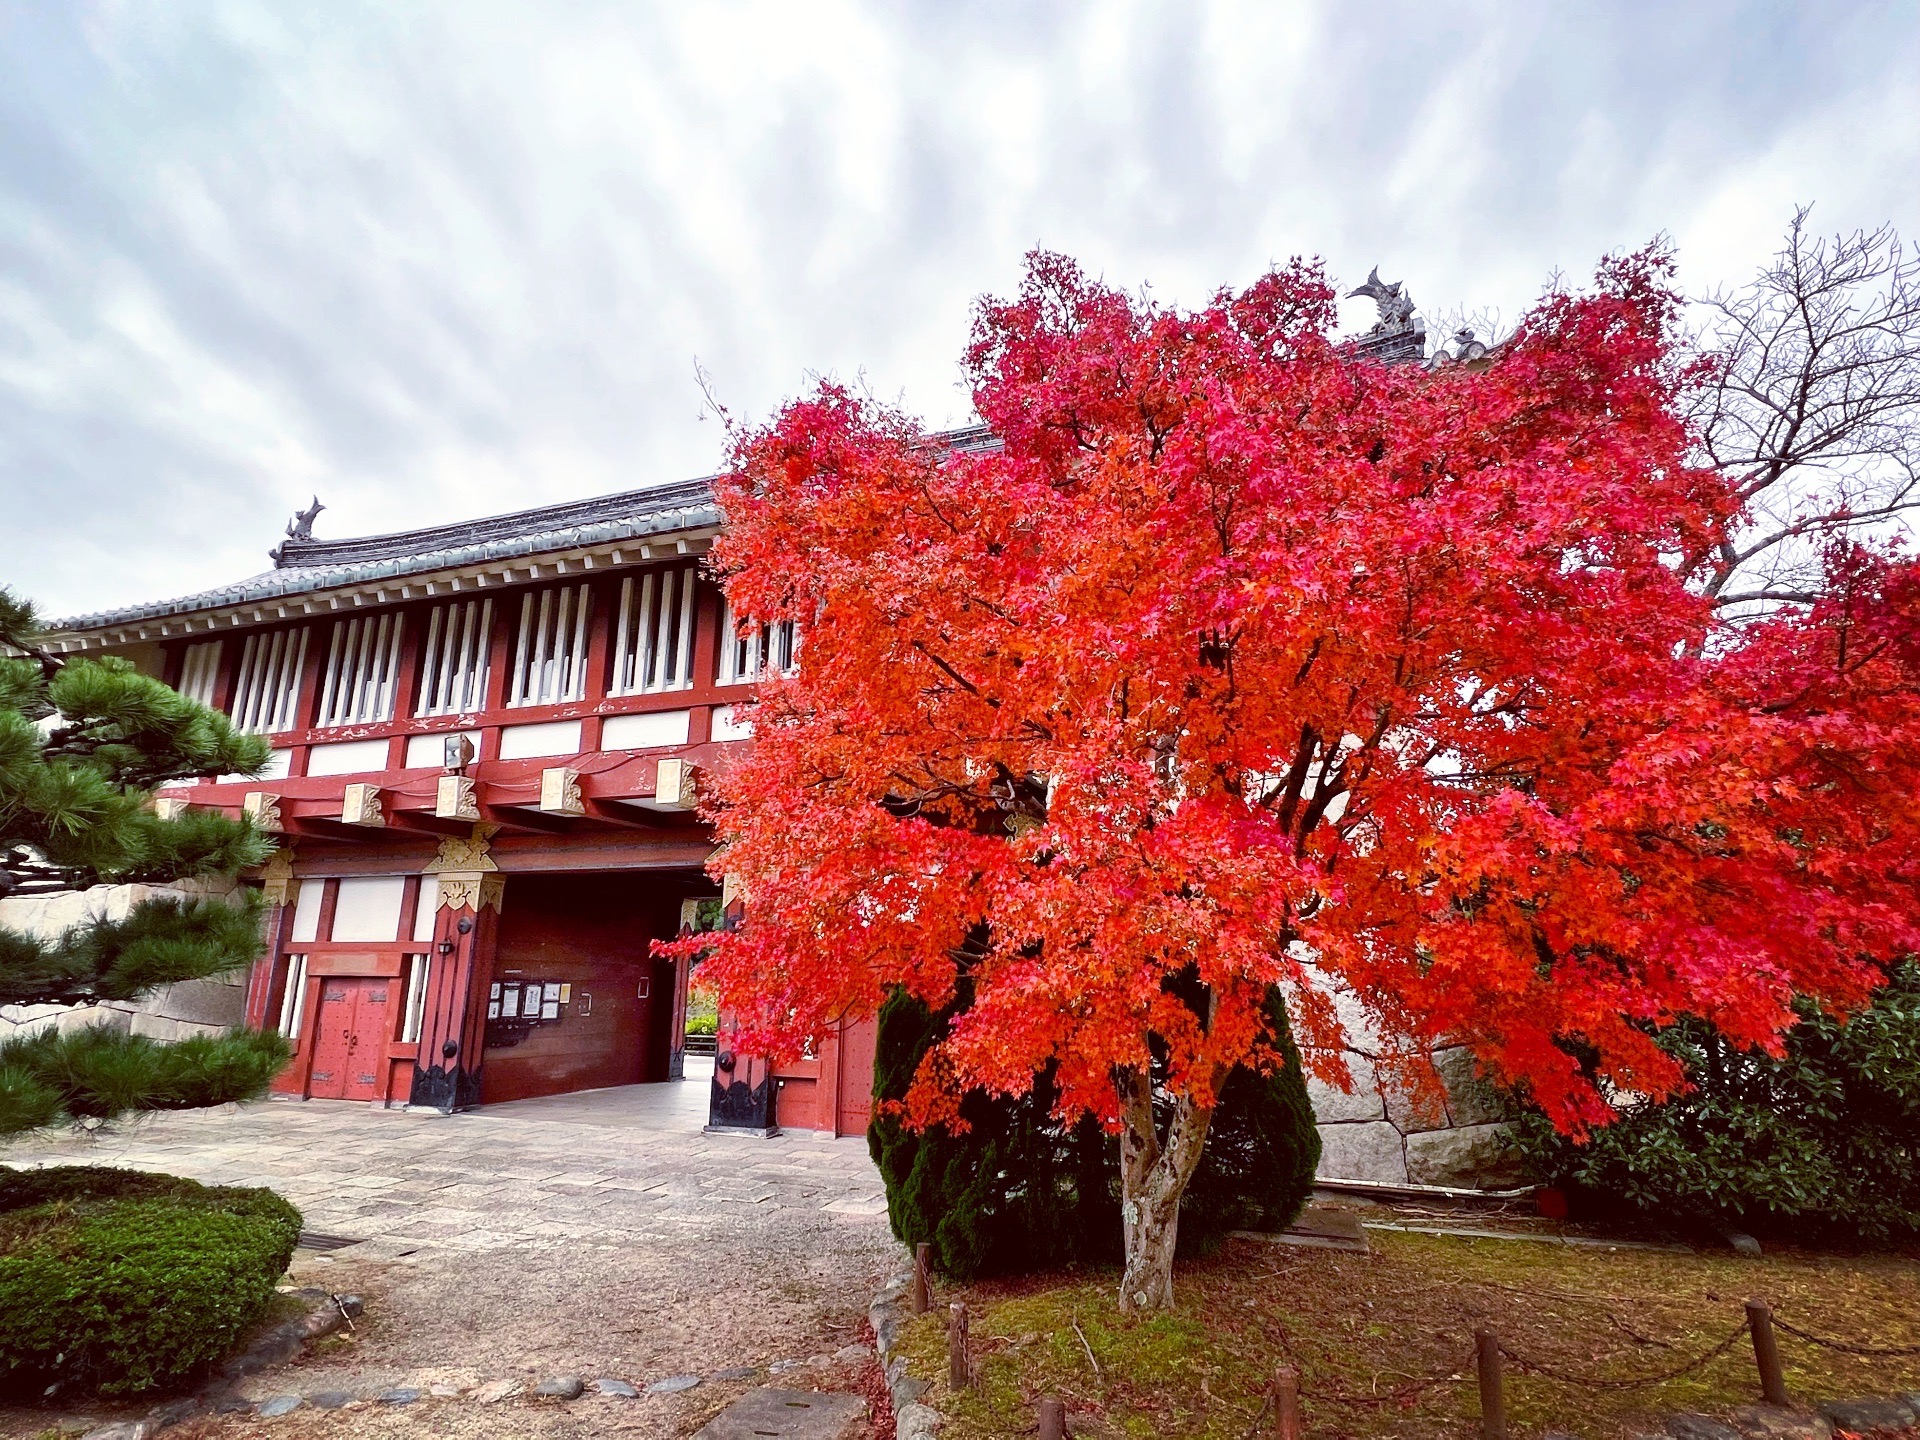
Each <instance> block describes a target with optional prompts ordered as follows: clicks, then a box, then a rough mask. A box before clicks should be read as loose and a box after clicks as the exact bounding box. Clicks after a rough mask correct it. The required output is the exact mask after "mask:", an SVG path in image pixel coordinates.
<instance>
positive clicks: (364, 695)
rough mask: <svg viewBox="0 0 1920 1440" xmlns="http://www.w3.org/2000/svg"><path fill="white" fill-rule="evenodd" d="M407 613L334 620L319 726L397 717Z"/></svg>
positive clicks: (324, 676)
mask: <svg viewBox="0 0 1920 1440" xmlns="http://www.w3.org/2000/svg"><path fill="white" fill-rule="evenodd" d="M402 618H403V617H402V616H400V615H399V614H397V613H395V612H392V611H389V612H388V613H387V614H385V615H379V616H374V615H355V616H353V617H352V618H350V619H346V620H336V621H334V622H333V639H332V640H331V641H330V642H329V643H328V645H327V668H326V670H325V671H324V672H323V673H322V675H321V679H320V714H319V716H318V717H317V718H316V719H315V720H314V722H313V723H314V726H315V728H317V729H321V730H326V729H331V728H333V727H335V726H340V725H371V724H374V723H376V722H378V721H381V720H391V719H392V718H393V698H394V686H395V682H396V681H397V680H398V679H399V674H400V622H401V619H402Z"/></svg>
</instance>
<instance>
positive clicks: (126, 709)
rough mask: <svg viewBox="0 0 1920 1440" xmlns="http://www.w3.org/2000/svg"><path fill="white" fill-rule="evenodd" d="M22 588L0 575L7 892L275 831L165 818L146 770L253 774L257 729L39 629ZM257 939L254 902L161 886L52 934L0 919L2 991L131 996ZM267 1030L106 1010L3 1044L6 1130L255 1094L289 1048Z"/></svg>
mask: <svg viewBox="0 0 1920 1440" xmlns="http://www.w3.org/2000/svg"><path fill="white" fill-rule="evenodd" d="M36 628H37V627H36V624H35V620H34V614H33V608H32V606H31V605H29V604H27V603H25V602H23V601H21V600H18V599H16V598H15V597H14V596H13V595H12V594H11V593H10V592H9V591H7V590H6V589H4V588H0V898H4V897H5V896H7V895H9V894H32V893H36V892H49V891H56V890H84V889H88V888H91V887H93V886H97V885H113V884H125V883H132V882H140V883H147V884H166V883H169V882H172V881H176V880H185V879H194V878H204V877H211V876H223V875H224V876H231V875H233V874H235V873H236V872H238V871H239V870H241V869H243V868H246V867H248V866H252V865H257V864H259V863H260V862H261V861H263V860H264V859H265V858H266V857H267V855H268V854H269V853H270V851H271V848H272V847H271V844H270V843H269V842H268V841H267V840H266V839H265V838H264V837H262V836H261V835H259V834H257V833H256V832H255V831H254V830H253V828H252V827H251V826H250V825H248V824H246V823H245V822H242V821H234V820H229V819H227V818H225V817H224V816H220V815H214V814H210V813H206V812H195V811H188V812H186V813H185V814H184V815H182V816H180V817H177V818H162V817H161V816H160V815H159V814H157V813H156V812H155V809H154V807H153V804H152V796H151V790H152V787H153V786H155V785H158V784H160V783H162V782H164V781H167V780H180V779H188V778H192V777H195V776H202V775H220V774H234V773H239V774H252V773H255V772H257V771H258V770H259V769H260V768H261V767H262V766H263V765H264V764H265V763H266V760H267V747H266V743H265V741H263V740H261V739H260V738H259V737H257V736H251V735H241V734H239V733H237V732H236V731H235V730H234V729H233V727H232V725H231V724H230V723H229V722H228V720H227V718H226V717H225V716H223V715H219V714H217V713H215V712H214V711H212V710H209V709H207V708H206V707H205V706H203V705H200V704H197V703H196V702H194V701H192V700H189V699H187V698H186V697H185V696H183V695H180V694H178V693H176V692H175V691H173V690H171V689H169V688H168V687H167V686H165V685H163V684H161V683H160V682H159V681H158V680H155V679H153V678H151V677H150V676H146V675H141V674H139V673H137V672H136V671H135V670H134V669H133V667H132V666H131V665H130V664H128V663H127V662H126V661H124V660H118V659H112V658H107V659H100V660H81V659H75V660H64V659H62V658H60V657H58V656H55V655H53V654H51V653H49V652H48V651H47V650H45V649H44V648H42V647H41V646H39V645H37V644H36V643H35V640H34V637H35V633H36ZM259 951H260V916H259V908H258V906H257V905H256V904H254V903H251V902H248V903H242V904H239V905H229V904H226V903H223V902H221V901H218V900H207V899H188V898H184V897H175V896H159V897H153V898H149V899H146V900H143V901H141V902H139V903H137V904H135V905H134V906H132V907H131V908H130V909H129V911H128V912H127V914H126V915H125V917H124V918H122V919H118V920H108V919H98V920H93V921H89V922H86V923H83V924H81V925H78V926H76V927H74V928H73V929H71V930H69V931H67V932H66V933H65V934H63V935H60V936H58V937H53V938H43V937H36V936H32V935H26V934H22V933H20V932H17V931H13V930H8V929H4V928H0V1005H49V1004H52V1005H87V1004H93V1003H97V1002H100V1001H113V1000H119V1001H128V1000H136V999H138V998H140V997H141V996H142V995H145V994H148V993H149V992H151V991H153V990H155V989H157V988H159V987H160V986H163V985H169V984H174V983H177V982H179V981H184V980H203V979H208V978H211V977H214V976H218V975H224V974H230V973H232V972H233V971H235V970H238V969H240V968H242V967H244V966H246V965H248V964H249V963H251V962H252V960H253V959H254V957H255V956H256V955H258V954H259ZM287 1054H288V1052H287V1046H286V1043H285V1042H284V1041H283V1040H282V1039H281V1038H280V1037H279V1036H277V1035H269V1034H262V1033H258V1032H250V1031H237V1032H235V1033H232V1034H229V1035H223V1036H218V1037H196V1038H193V1039H189V1040H185V1041H182V1042H180V1043H177V1044H171V1045H169V1044H162V1043H160V1042H158V1041H155V1040H153V1039H151V1038H148V1037H146V1036H139V1035H130V1034H127V1033H124V1032H122V1031H120V1030H117V1029H114V1028H111V1027H107V1026H93V1027H90V1028H86V1029H80V1030H75V1031H70V1032H68V1033H64V1034H62V1033H58V1032H56V1031H52V1030H45V1031H41V1032H40V1033H38V1034H35V1035H32V1036H30V1037H28V1038H25V1039H19V1040H12V1041H8V1042H6V1043H5V1044H0V1136H6V1135H11V1134H15V1133H18V1132H20V1131H24V1130H31V1129H35V1128H38V1127H40V1126H44V1125H51V1124H54V1123H56V1122H58V1121H60V1120H62V1119H69V1118H70V1119H101V1120H104V1119H111V1118H112V1117H114V1116H116V1115H121V1114H125V1113H127V1112H130V1111H137V1110H182V1109H195V1108H199V1107H202V1106H207V1105H219V1104H224V1103H226V1102H227V1101H230V1100H244V1099H250V1098H252V1097H255V1096H257V1095H259V1094H260V1093H261V1092H262V1091H263V1090H264V1089H265V1088H266V1086H267V1083H268V1081H270V1080H271V1079H272V1078H273V1076H274V1074H275V1073H276V1072H277V1071H278V1070H279V1069H280V1067H281V1066H283V1065H284V1064H285V1063H286V1061H287Z"/></svg>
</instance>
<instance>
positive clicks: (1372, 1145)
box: [1317, 1120, 1407, 1185]
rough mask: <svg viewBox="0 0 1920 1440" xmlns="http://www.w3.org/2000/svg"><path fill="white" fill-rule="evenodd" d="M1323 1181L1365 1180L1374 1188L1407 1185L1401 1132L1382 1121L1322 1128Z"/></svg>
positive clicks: (1321, 1161) (1321, 1157) (1320, 1171)
mask: <svg viewBox="0 0 1920 1440" xmlns="http://www.w3.org/2000/svg"><path fill="white" fill-rule="evenodd" d="M1319 1130H1320V1169H1319V1171H1318V1172H1317V1173H1318V1174H1319V1176H1320V1178H1321V1179H1322V1180H1365V1181H1368V1182H1370V1183H1373V1184H1376V1185H1404V1184H1406V1183H1407V1158H1406V1152H1405V1149H1404V1148H1403V1147H1404V1143H1405V1142H1404V1141H1403V1140H1402V1138H1401V1135H1400V1132H1399V1131H1398V1130H1396V1129H1394V1128H1393V1126H1392V1125H1390V1124H1388V1123H1387V1122H1386V1121H1385V1120H1374V1121H1361V1122H1359V1123H1357V1124H1346V1125H1322V1126H1320V1127H1319Z"/></svg>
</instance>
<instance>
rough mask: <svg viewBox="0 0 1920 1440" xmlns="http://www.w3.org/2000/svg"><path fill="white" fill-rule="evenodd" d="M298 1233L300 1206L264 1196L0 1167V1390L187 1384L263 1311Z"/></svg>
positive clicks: (126, 1176) (83, 1170) (107, 1173)
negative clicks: (295, 1207)
mask: <svg viewBox="0 0 1920 1440" xmlns="http://www.w3.org/2000/svg"><path fill="white" fill-rule="evenodd" d="M299 1235H300V1212H299V1211H297V1210H295V1209H294V1208H293V1206H291V1205H289V1204H288V1203H287V1202H286V1201H285V1200H283V1199H281V1198H280V1196H278V1195H276V1194H274V1193H273V1192H272V1191H271V1190H256V1189H240V1188H225V1187H222V1188H210V1187H208V1186H204V1185H198V1184H195V1183H194V1182H193V1181H191V1180H183V1179H180V1178H178V1177H176V1176H172V1175H150V1174H143V1173H141V1172H139V1171H130V1170H113V1169H107V1168H104V1167H94V1166H74V1167H63V1168H57V1169H47V1170H4V1169H0V1394H4V1395H7V1396H9V1397H15V1398H28V1397H33V1396H40V1395H44V1394H46V1393H48V1392H49V1391H51V1392H52V1393H55V1394H59V1395H76V1394H83V1393H92V1392H98V1393H100V1394H103V1395H137V1394H142V1393H145V1392H148V1391H154V1390H165V1389H170V1388H173V1387H176V1386H179V1385H182V1384H184V1383H186V1382H188V1381H190V1380H192V1379H194V1378H195V1377H197V1376H198V1375H200V1374H202V1373H203V1372H205V1371H206V1369H207V1368H208V1367H210V1366H211V1365H213V1364H215V1363H216V1362H218V1361H219V1360H220V1359H221V1358H223V1357H224V1356H226V1355H227V1354H228V1353H229V1352H231V1351H232V1350H234V1349H235V1348H236V1347H237V1346H239V1345H240V1344H241V1343H242V1342H243V1341H244V1340H245V1339H246V1338H247V1336H248V1334H249V1333H250V1332H251V1331H252V1330H253V1329H254V1328H255V1327H256V1326H257V1325H258V1324H259V1323H260V1321H261V1320H262V1318H263V1317H264V1316H265V1315H266V1313H267V1308H268V1306H269V1305H270V1304H271V1303H272V1300H273V1295H274V1286H275V1283H276V1282H277V1281H278V1280H279V1278H280V1276H281V1275H282V1274H284V1273H285V1272H286V1268H287V1262H288V1261H289V1260H290V1259H291V1258H292V1256H293V1248H294V1245H295V1243H296V1241H297V1240H298V1238H299Z"/></svg>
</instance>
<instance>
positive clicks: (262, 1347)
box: [80, 1287, 362, 1440]
mask: <svg viewBox="0 0 1920 1440" xmlns="http://www.w3.org/2000/svg"><path fill="white" fill-rule="evenodd" d="M286 1293H288V1294H291V1295H292V1296H293V1297H294V1298H295V1299H297V1300H304V1301H305V1302H306V1305H307V1313H306V1314H305V1315H302V1316H299V1317H298V1318H296V1319H293V1320H285V1321H282V1322H281V1323H280V1324H278V1325H276V1326H274V1327H273V1328H272V1329H271V1330H269V1331H267V1332H266V1333H265V1334H264V1335H261V1336H260V1337H259V1338H258V1339H256V1340H255V1341H254V1342H253V1343H252V1344H251V1345H249V1346H248V1347H247V1348H246V1349H245V1350H242V1351H241V1352H240V1353H239V1354H238V1355H236V1356H234V1357H233V1358H232V1359H231V1360H229V1361H227V1362H226V1363H225V1364H224V1365H222V1366H221V1367H220V1369H219V1370H218V1371H216V1372H215V1374H214V1376H213V1378H212V1379H211V1380H210V1381H208V1382H207V1383H206V1384H205V1385H203V1386H201V1388H200V1389H199V1390H198V1391H197V1392H195V1393H194V1394H192V1395H189V1396H187V1397H186V1398H185V1399H182V1400H174V1401H171V1402H169V1403H168V1404H165V1405H162V1406H160V1407H158V1408H157V1409H155V1410H151V1411H149V1412H148V1413H147V1415H146V1417H145V1418H144V1419H141V1420H121V1421H117V1422H115V1423H114V1424H112V1425H101V1426H97V1427H95V1428H94V1429H92V1430H89V1431H87V1432H86V1434H84V1435H82V1436H81V1437H80V1440H147V1437H148V1436H150V1435H158V1434H159V1433H160V1432H161V1431H162V1430H166V1429H169V1428H171V1427H172V1426H175V1425H178V1424H179V1423H180V1422H181V1421H183V1420H186V1419H189V1418H191V1417H192V1416H195V1415H198V1414H200V1413H201V1412H202V1411H203V1410H211V1409H216V1408H218V1406H219V1402H220V1400H221V1398H222V1397H223V1396H224V1395H225V1393H226V1392H227V1390H228V1389H230V1388H231V1387H232V1385H233V1383H234V1382H235V1381H236V1380H243V1379H245V1378H246V1377H247V1376H249V1375H252V1374H254V1373H256V1372H257V1371H261V1370H265V1369H267V1368H268V1367H269V1366H273V1365H284V1364H286V1362H287V1361H289V1360H291V1359H292V1358H293V1357H294V1356H296V1355H298V1354H299V1353H300V1351H301V1349H302V1347H304V1346H306V1345H307V1344H309V1343H310V1342H312V1341H314V1340H318V1339H320V1338H321V1337H322V1336H325V1335H331V1334H333V1332H334V1331H336V1330H338V1329H340V1328H341V1327H342V1326H346V1325H350V1324H352V1322H353V1317H354V1316H356V1315H358V1314H360V1312H361V1309H362V1305H361V1302H360V1297H359V1296H358V1295H336V1294H334V1293H333V1292H332V1291H331V1290H317V1289H313V1288H311V1287H308V1288H306V1289H302V1290H292V1291H288V1292H286Z"/></svg>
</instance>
